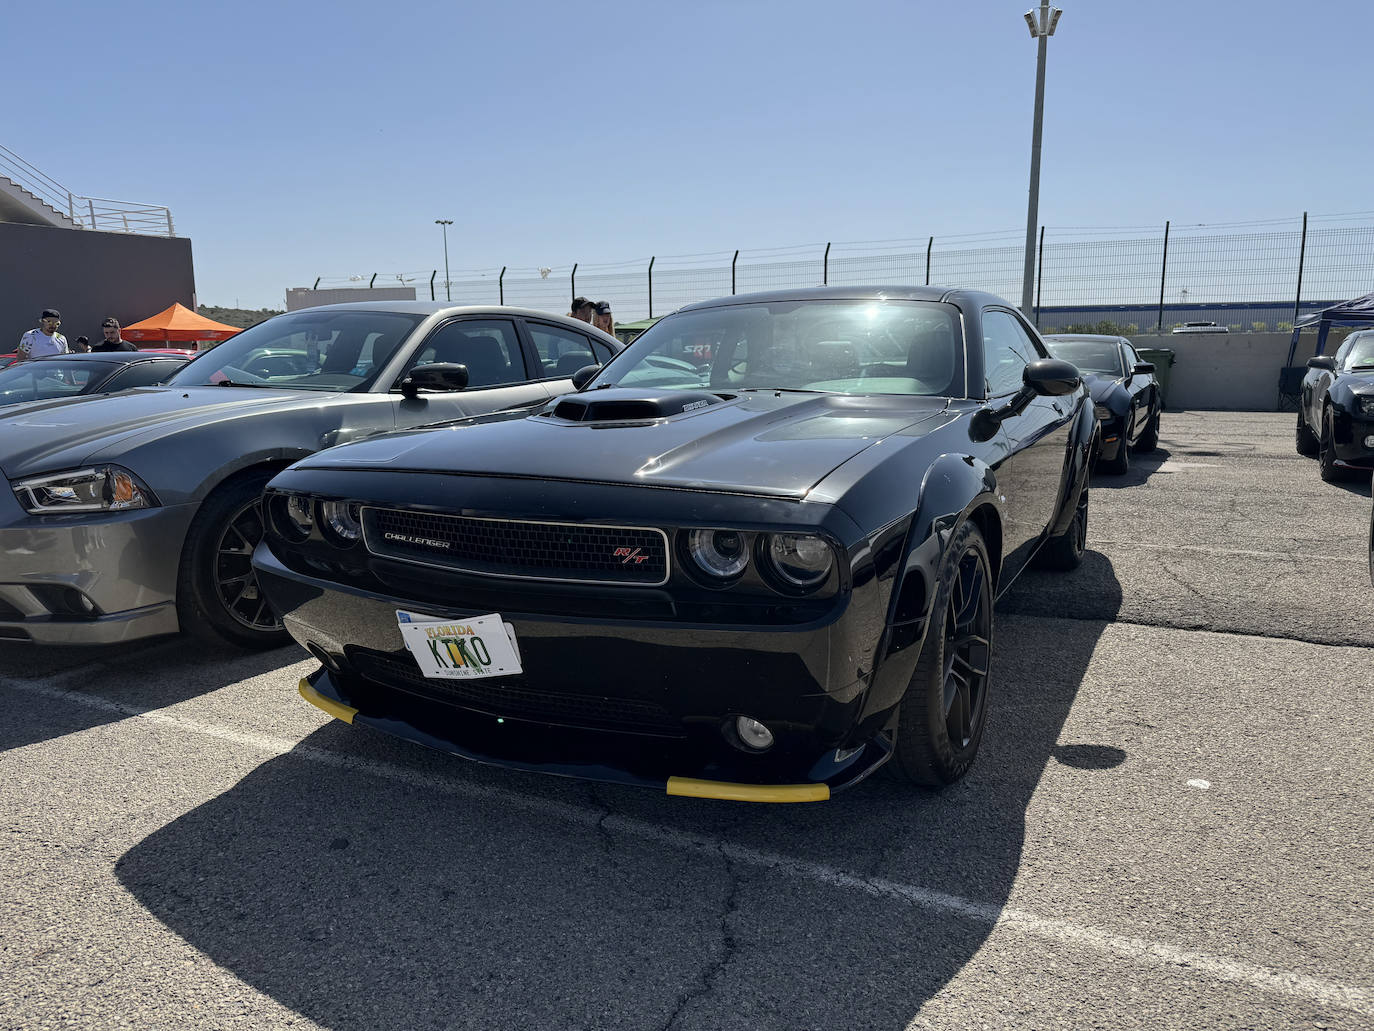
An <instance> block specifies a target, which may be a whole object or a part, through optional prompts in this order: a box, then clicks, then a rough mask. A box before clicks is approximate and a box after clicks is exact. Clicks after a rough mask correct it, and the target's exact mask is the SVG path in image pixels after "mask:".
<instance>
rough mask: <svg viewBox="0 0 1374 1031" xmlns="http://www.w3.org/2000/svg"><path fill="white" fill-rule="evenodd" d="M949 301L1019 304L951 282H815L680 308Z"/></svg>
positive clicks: (685, 305) (1009, 305)
mask: <svg viewBox="0 0 1374 1031" xmlns="http://www.w3.org/2000/svg"><path fill="white" fill-rule="evenodd" d="M830 299H833V300H846V301H880V300H889V301H947V302H949V303H951V304H956V305H962V304H967V305H973V306H981V305H984V304H996V305H1002V306H1004V307H1008V308H1011V307H1015V305H1013V304H1012V303H1011V302H1010V301H1007V300H1006V299H1004V298H1001V297H998V296H997V295H996V294H990V293H987V292H985V291H983V290H963V289H960V288H958V287H950V286H911V285H909V284H907V285H897V286H812V287H802V288H798V289H790V290H766V291H763V292H760V293H752V294H733V295H731V296H729V297H717V298H714V299H713V300H709V301H697V302H696V303H694V304H684V305H683V306H682V307H681V308H680V309H678V310H679V311H699V310H701V309H703V308H724V307H727V306H729V305H732V304H764V303H768V302H770V301H818V300H830Z"/></svg>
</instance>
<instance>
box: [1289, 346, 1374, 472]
mask: <svg viewBox="0 0 1374 1031" xmlns="http://www.w3.org/2000/svg"><path fill="white" fill-rule="evenodd" d="M1297 448H1298V454H1300V455H1307V456H1309V457H1310V456H1312V455H1316V456H1317V457H1318V458H1319V459H1320V462H1321V477H1322V479H1323V480H1327V481H1334V480H1341V479H1344V478H1345V477H1347V476H1349V475H1352V474H1353V473H1356V472H1358V471H1361V470H1363V471H1364V472H1366V473H1367V472H1368V471H1369V470H1370V469H1374V329H1366V330H1362V331H1360V332H1358V333H1351V334H1350V335H1349V336H1348V337H1346V338H1345V340H1344V342H1342V344H1341V346H1340V347H1339V348H1337V350H1336V353H1335V354H1334V355H1318V356H1317V357H1315V358H1309V359H1308V360H1307V374H1306V375H1305V376H1303V378H1302V387H1301V391H1300V397H1299V402H1298V434H1297Z"/></svg>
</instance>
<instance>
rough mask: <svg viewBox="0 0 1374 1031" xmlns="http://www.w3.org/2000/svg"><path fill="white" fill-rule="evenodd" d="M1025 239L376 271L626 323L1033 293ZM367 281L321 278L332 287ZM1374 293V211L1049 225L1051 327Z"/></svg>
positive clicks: (1212, 313) (1262, 316) (1270, 308)
mask: <svg viewBox="0 0 1374 1031" xmlns="http://www.w3.org/2000/svg"><path fill="white" fill-rule="evenodd" d="M1023 261H1024V238H1023V237H1022V236H1021V235H1020V234H1019V233H1014V232H1007V233H985V234H974V235H969V236H961V237H938V236H930V237H926V238H924V239H917V240H898V241H885V242H879V243H849V244H835V243H828V244H817V245H815V246H812V247H794V248H780V249H775V250H772V251H734V252H729V251H726V252H722V253H718V254H710V255H689V256H685V257H683V256H679V257H673V258H667V257H652V258H646V259H644V260H643V261H642V262H625V263H620V264H616V265H595V266H585V265H572V266H560V267H556V268H541V269H528V268H522V269H513V268H489V269H479V270H468V271H462V272H455V273H453V274H452V276H451V280H450V282H449V284H448V286H447V288H446V287H445V283H444V279H443V272H442V270H426V271H425V272H422V273H400V274H394V275H384V276H373V277H372V279H371V282H372V283H374V284H375V285H384V286H394V285H396V283H397V281H399V282H401V283H403V284H407V285H413V286H414V287H415V288H416V293H417V296H419V297H426V296H428V297H431V298H433V299H436V300H444V299H446V297H447V298H451V299H452V300H453V301H454V302H455V303H461V304H497V303H503V304H511V305H519V306H521V307H527V308H536V309H540V310H545V311H559V312H563V311H567V310H568V306H569V302H570V301H571V299H572V298H573V297H574V296H577V295H582V296H585V297H590V298H592V299H593V300H608V301H610V302H611V307H612V309H613V311H614V312H615V316H616V319H617V321H619V322H626V321H634V320H638V319H642V318H644V317H646V316H657V315H665V314H667V313H668V312H670V311H673V310H675V309H677V308H679V307H681V306H682V305H684V304H689V303H691V302H693V301H700V300H705V299H707V298H711V297H720V296H724V295H728V294H736V293H750V292H753V291H758V290H781V289H794V288H797V287H808V286H819V285H821V284H823V283H828V284H831V285H839V286H844V285H853V286H857V285H880V286H881V285H908V284H922V283H929V284H936V285H944V286H959V287H965V288H970V289H979V290H987V291H990V292H992V293H995V294H999V295H1000V296H1002V297H1005V298H1006V299H1008V300H1009V301H1012V302H1016V301H1019V299H1020V294H1021V282H1022V268H1023ZM363 278H364V277H361V276H352V277H323V276H322V277H320V279H319V280H317V281H316V286H317V287H318V286H319V285H320V283H322V282H323V283H326V284H328V285H329V286H338V285H346V284H347V282H348V281H349V280H353V281H355V282H357V283H358V285H360V286H361V285H362V284H361V280H362V279H363ZM1371 290H1374V212H1362V213H1358V214H1357V215H1353V216H1352V215H1324V216H1313V217H1311V218H1310V219H1309V217H1308V216H1307V215H1303V216H1302V217H1301V218H1300V219H1279V220H1271V221H1267V222H1257V223H1233V224H1229V225H1222V226H1186V227H1185V226H1176V225H1172V224H1170V223H1166V224H1165V225H1163V226H1160V227H1159V228H1158V229H1143V228H1134V229H1132V228H1125V229H1123V228H1109V229H1097V228H1088V229H1083V228H1079V229H1056V228H1048V229H1042V230H1041V231H1040V234H1039V238H1038V241H1037V248H1036V272H1035V304H1034V309H1035V310H1034V312H1033V313H1032V314H1033V315H1034V317H1035V319H1036V321H1037V323H1038V324H1039V325H1040V326H1041V327H1042V328H1043V329H1045V330H1047V331H1048V330H1060V331H1063V330H1066V329H1068V328H1070V327H1074V328H1079V329H1082V328H1083V327H1089V326H1091V327H1100V326H1102V325H1103V324H1105V323H1111V324H1112V325H1114V326H1118V327H1120V328H1121V329H1123V330H1125V331H1129V332H1132V333H1149V332H1152V331H1156V330H1158V331H1162V332H1166V333H1167V332H1169V331H1170V330H1171V329H1172V328H1173V327H1174V326H1177V325H1180V324H1182V323H1185V322H1216V323H1217V324H1219V325H1224V326H1227V327H1229V328H1230V329H1232V330H1247V331H1264V330H1267V331H1274V330H1280V331H1282V330H1287V329H1290V328H1291V326H1292V323H1293V319H1294V315H1295V313H1301V314H1306V313H1307V312H1309V311H1315V310H1319V309H1320V308H1323V307H1326V306H1328V305H1330V304H1334V303H1336V302H1338V301H1342V300H1345V299H1347V298H1350V297H1356V296H1359V295H1362V294H1365V293H1368V292H1370V291H1371Z"/></svg>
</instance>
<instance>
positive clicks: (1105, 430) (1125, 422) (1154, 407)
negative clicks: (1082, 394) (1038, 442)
mask: <svg viewBox="0 0 1374 1031" xmlns="http://www.w3.org/2000/svg"><path fill="white" fill-rule="evenodd" d="M1044 339H1045V344H1046V345H1047V346H1048V347H1049V349H1050V353H1051V354H1053V355H1054V356H1055V357H1056V358H1063V359H1064V360H1065V361H1068V362H1072V363H1073V364H1074V365H1076V366H1078V368H1079V369H1080V370H1081V371H1082V372H1083V378H1084V381H1085V382H1086V383H1087V384H1088V392H1089V393H1090V394H1091V395H1092V399H1093V411H1094V413H1095V414H1096V415H1097V419H1098V422H1099V423H1100V424H1101V426H1102V434H1101V440H1102V453H1101V455H1100V456H1099V463H1100V464H1099V467H1100V468H1101V469H1102V470H1103V471H1104V472H1109V473H1125V472H1128V471H1129V470H1130V468H1131V448H1135V450H1136V451H1138V452H1142V453H1144V452H1149V451H1153V450H1154V449H1155V448H1156V447H1157V446H1158V445H1159V421H1160V413H1161V412H1162V411H1163V410H1164V401H1163V399H1162V397H1161V395H1160V391H1159V381H1158V380H1157V379H1156V378H1155V367H1154V365H1153V364H1152V363H1150V362H1146V361H1142V360H1141V358H1140V355H1138V354H1137V353H1136V350H1135V346H1134V345H1133V344H1132V343H1131V342H1130V341H1129V340H1127V339H1126V338H1125V337H1118V336H1096V335H1093V334H1089V333H1057V334H1054V335H1051V336H1047V337H1045V338H1044Z"/></svg>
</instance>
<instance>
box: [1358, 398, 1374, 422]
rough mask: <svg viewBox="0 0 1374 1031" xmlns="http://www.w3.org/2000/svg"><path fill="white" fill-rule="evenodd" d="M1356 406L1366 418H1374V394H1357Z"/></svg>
mask: <svg viewBox="0 0 1374 1031" xmlns="http://www.w3.org/2000/svg"><path fill="white" fill-rule="evenodd" d="M1355 407H1356V409H1357V410H1358V411H1359V413H1360V414H1361V415H1363V416H1364V417H1365V418H1367V419H1374V394H1360V395H1357V396H1356V398H1355Z"/></svg>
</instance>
